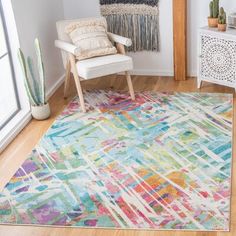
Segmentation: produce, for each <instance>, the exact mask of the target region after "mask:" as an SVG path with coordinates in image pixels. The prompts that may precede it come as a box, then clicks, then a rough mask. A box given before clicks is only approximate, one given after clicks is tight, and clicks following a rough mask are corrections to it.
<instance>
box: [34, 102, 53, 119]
mask: <svg viewBox="0 0 236 236" xmlns="http://www.w3.org/2000/svg"><path fill="white" fill-rule="evenodd" d="M31 114H32V116H33V117H34V119H36V120H46V119H47V118H49V117H50V115H51V111H50V107H49V104H48V103H47V104H45V105H43V106H31Z"/></svg>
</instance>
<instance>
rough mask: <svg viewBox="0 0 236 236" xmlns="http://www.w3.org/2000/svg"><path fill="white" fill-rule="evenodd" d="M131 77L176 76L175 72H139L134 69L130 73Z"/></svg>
mask: <svg viewBox="0 0 236 236" xmlns="http://www.w3.org/2000/svg"><path fill="white" fill-rule="evenodd" d="M130 74H131V75H144V76H145V75H146V76H174V72H173V71H168V70H166V71H165V70H139V69H134V70H132V71H131V72H130Z"/></svg>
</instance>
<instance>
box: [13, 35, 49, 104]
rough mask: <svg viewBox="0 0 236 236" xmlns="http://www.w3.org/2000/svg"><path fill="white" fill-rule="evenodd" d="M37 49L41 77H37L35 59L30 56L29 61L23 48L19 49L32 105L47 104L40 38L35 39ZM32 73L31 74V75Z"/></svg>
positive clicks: (19, 56) (25, 82)
mask: <svg viewBox="0 0 236 236" xmlns="http://www.w3.org/2000/svg"><path fill="white" fill-rule="evenodd" d="M35 51H36V55H37V65H38V73H39V78H38V79H36V76H35V74H34V68H33V60H32V59H31V58H30V57H28V58H27V63H26V60H25V57H24V54H23V52H22V51H21V49H19V50H18V58H19V61H20V64H21V67H22V71H23V74H24V84H25V88H26V92H27V95H28V97H29V101H30V104H31V105H32V106H42V105H44V104H46V97H45V72H44V65H43V61H42V52H41V47H40V43H39V40H38V39H35ZM29 74H30V76H29Z"/></svg>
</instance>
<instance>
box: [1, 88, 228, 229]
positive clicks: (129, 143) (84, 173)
mask: <svg viewBox="0 0 236 236" xmlns="http://www.w3.org/2000/svg"><path fill="white" fill-rule="evenodd" d="M78 100H79V99H77V98H76V99H74V100H73V101H72V102H71V103H70V105H69V106H68V107H67V109H66V110H65V111H64V112H63V113H62V114H61V115H60V116H59V117H58V118H57V120H56V121H55V123H54V124H53V125H52V127H51V128H50V129H49V131H48V132H47V133H46V134H45V135H44V137H43V138H42V139H41V141H40V142H39V143H38V145H37V146H36V147H35V149H34V150H33V151H32V153H31V154H30V156H29V157H28V159H27V160H26V161H25V162H24V164H23V165H22V166H21V167H20V168H19V170H18V171H17V172H16V174H15V175H14V176H13V177H12V179H11V180H10V182H9V183H8V184H7V186H6V187H5V188H4V190H3V192H2V193H0V223H1V224H30V225H32V224H33V225H44V226H47V225H54V226H68V227H105V228H122V229H127V228H135V229H156V230H207V231H215V230H223V231H227V230H228V229H229V217H230V193H231V165H232V116H233V97H232V95H230V94H210V93H156V92H143V93H139V94H137V96H136V101H135V102H132V101H131V100H130V98H129V97H128V95H127V94H123V93H116V92H105V91H93V92H86V94H85V100H86V104H87V106H88V107H89V112H88V113H86V114H84V113H82V112H81V110H80V107H79V101H78ZM16 158H17V157H16Z"/></svg>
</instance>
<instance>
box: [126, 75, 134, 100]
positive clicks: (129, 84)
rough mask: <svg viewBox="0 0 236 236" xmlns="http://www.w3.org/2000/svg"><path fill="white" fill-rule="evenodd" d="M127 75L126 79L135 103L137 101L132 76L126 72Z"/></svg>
mask: <svg viewBox="0 0 236 236" xmlns="http://www.w3.org/2000/svg"><path fill="white" fill-rule="evenodd" d="M125 75H126V79H127V83H128V87H129V92H130V96H131V99H132V100H133V101H134V100H135V95H134V88H133V84H132V79H131V76H130V74H129V72H127V71H126V72H125Z"/></svg>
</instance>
